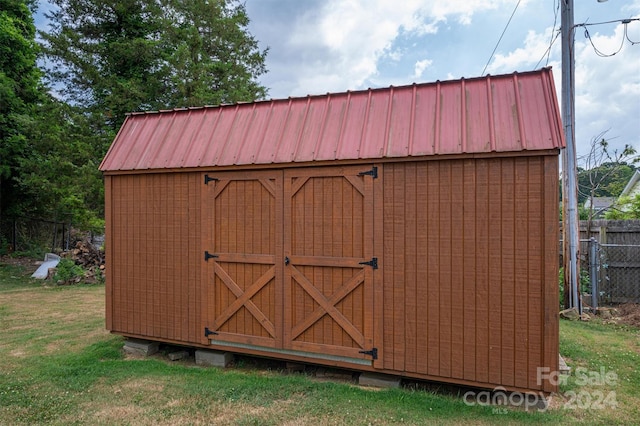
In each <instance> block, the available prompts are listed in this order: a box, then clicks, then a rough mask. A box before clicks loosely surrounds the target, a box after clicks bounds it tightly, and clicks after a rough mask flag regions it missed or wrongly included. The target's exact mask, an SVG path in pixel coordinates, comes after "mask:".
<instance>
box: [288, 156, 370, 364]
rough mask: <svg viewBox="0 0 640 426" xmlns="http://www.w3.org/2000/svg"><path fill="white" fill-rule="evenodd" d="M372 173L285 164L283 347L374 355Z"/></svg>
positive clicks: (362, 356)
mask: <svg viewBox="0 0 640 426" xmlns="http://www.w3.org/2000/svg"><path fill="white" fill-rule="evenodd" d="M375 173H377V168H371V167H368V168H367V167H366V166H360V167H331V168H313V169H292V170H287V171H285V175H284V218H285V220H284V224H285V229H284V256H285V258H284V261H285V267H284V292H285V299H284V300H285V309H284V312H285V318H284V320H285V323H284V347H285V349H289V350H296V351H305V352H313V353H321V354H325V355H329V356H336V357H348V358H357V359H361V360H363V361H365V362H367V361H368V362H370V361H371V360H372V359H376V358H377V356H378V354H377V349H374V348H373V347H372V346H373V338H372V337H373V336H372V333H373V289H372V282H373V274H374V271H375V269H376V268H377V258H375V256H376V254H375V253H374V247H373V179H374V174H375Z"/></svg>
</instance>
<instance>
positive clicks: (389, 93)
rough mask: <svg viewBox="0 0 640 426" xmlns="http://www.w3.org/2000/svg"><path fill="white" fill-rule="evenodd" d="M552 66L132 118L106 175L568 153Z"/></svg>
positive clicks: (118, 138)
mask: <svg viewBox="0 0 640 426" xmlns="http://www.w3.org/2000/svg"><path fill="white" fill-rule="evenodd" d="M563 146H564V139H563V136H562V125H561V121H560V115H559V108H558V102H557V98H556V92H555V88H554V83H553V76H552V74H551V69H550V68H545V69H542V70H539V71H533V72H526V73H514V74H507V75H499V76H486V77H482V78H473V79H461V80H452V81H438V82H435V83H426V84H413V85H410V86H402V87H389V88H383V89H369V90H362V91H350V92H346V93H329V94H326V95H321V96H307V97H300V98H289V99H282V100H271V101H258V102H252V103H240V104H234V105H222V106H217V107H202V108H189V109H178V110H170V111H160V112H146V113H134V114H131V115H129V116H128V117H127V118H126V120H125V122H124V124H123V125H122V128H121V129H120V132H119V133H118V135H117V136H116V138H115V140H114V142H113V144H112V145H111V148H110V149H109V152H108V153H107V155H106V156H105V158H104V160H103V161H102V164H101V165H100V170H102V171H118V170H152V169H167V168H195V167H208V166H233V165H253V164H256V165H259V164H278V163H283V164H284V163H291V162H294V163H302V162H317V161H331V160H357V159H383V158H399V157H420V156H433V155H445V154H465V153H491V152H496V153H500V152H519V151H536V150H549V149H555V148H562V147H563Z"/></svg>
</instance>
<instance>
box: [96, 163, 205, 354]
mask: <svg viewBox="0 0 640 426" xmlns="http://www.w3.org/2000/svg"><path fill="white" fill-rule="evenodd" d="M199 176H200V175H199V174H191V173H176V174H164V173H163V174H149V175H129V176H108V177H107V188H109V190H108V191H107V202H106V209H107V214H106V218H107V240H106V247H107V256H108V260H107V268H108V269H107V313H106V317H107V325H108V328H110V329H111V330H112V331H115V332H119V333H123V334H131V335H138V336H148V337H151V338H156V339H166V340H174V341H184V342H198V340H199V335H196V333H197V330H199V326H200V263H201V258H202V253H201V251H200V243H199V242H200V191H201V188H200V179H199Z"/></svg>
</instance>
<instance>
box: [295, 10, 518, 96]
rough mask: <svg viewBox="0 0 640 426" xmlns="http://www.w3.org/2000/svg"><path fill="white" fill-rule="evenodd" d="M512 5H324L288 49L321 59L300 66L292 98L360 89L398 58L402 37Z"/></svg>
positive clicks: (302, 24) (304, 20)
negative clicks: (396, 45)
mask: <svg viewBox="0 0 640 426" xmlns="http://www.w3.org/2000/svg"><path fill="white" fill-rule="evenodd" d="M513 1H514V0H497V1H496V0H493V1H492V0H468V1H463V0H454V1H437V2H434V1H429V0H405V1H402V2H397V1H389V0H330V1H327V2H326V3H324V6H322V7H321V8H320V9H315V10H312V11H308V12H307V13H306V14H305V15H303V16H302V17H301V19H300V20H298V22H297V23H296V24H295V25H294V26H293V30H292V32H291V37H290V41H289V44H290V46H291V47H292V48H295V49H303V50H306V51H309V52H314V53H317V54H318V55H319V56H320V57H321V60H320V61H316V62H314V63H313V64H309V63H306V64H300V67H301V74H302V75H303V77H301V78H299V79H298V80H297V81H296V84H295V87H293V88H292V93H291V94H293V95H299V94H304V93H309V92H312V93H314V92H316V93H323V92H326V91H327V90H331V91H333V90H346V89H357V88H362V87H363V85H365V84H366V83H367V81H371V80H372V79H373V78H375V76H376V75H377V74H378V71H379V69H378V65H379V61H380V60H381V58H389V57H391V58H392V59H393V60H399V59H400V58H401V56H400V55H398V51H397V50H394V49H392V45H393V43H394V41H396V40H397V38H398V37H399V36H400V35H403V36H407V35H411V36H422V35H425V34H435V33H436V32H437V31H438V25H439V23H441V22H446V21H447V20H448V19H449V18H451V19H454V20H457V21H459V22H462V23H465V24H468V23H469V22H471V17H472V16H473V14H474V13H477V12H478V11H484V10H489V9H496V8H498V7H500V6H502V5H505V4H513ZM416 71H417V69H416ZM423 71H424V69H423ZM407 77H409V76H408V75H407Z"/></svg>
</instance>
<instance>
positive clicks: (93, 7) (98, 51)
mask: <svg viewBox="0 0 640 426" xmlns="http://www.w3.org/2000/svg"><path fill="white" fill-rule="evenodd" d="M51 3H53V4H54V5H56V6H57V7H58V9H57V10H55V11H53V12H51V13H50V14H48V15H47V17H48V18H49V20H50V22H51V29H50V30H49V31H48V32H40V35H41V37H42V39H43V50H44V53H45V58H46V60H47V70H48V76H49V81H50V83H51V84H52V86H54V87H56V88H58V89H59V93H60V95H61V97H62V99H63V100H64V101H66V102H68V103H70V104H72V105H74V106H77V107H81V108H83V109H84V110H85V111H86V113H87V114H89V115H90V119H89V120H88V122H87V123H86V124H87V125H90V126H91V127H92V130H93V131H94V133H95V136H96V137H98V138H100V139H102V140H103V142H104V144H106V145H108V143H110V141H111V140H112V138H113V136H114V135H115V132H116V131H117V129H118V128H119V127H120V125H121V124H122V122H123V121H124V118H125V113H127V112H133V111H138V110H144V109H154V108H157V107H158V102H157V99H158V96H159V94H161V93H162V92H163V91H164V87H163V83H162V80H163V77H162V72H163V70H162V69H160V68H162V56H163V55H162V53H161V51H160V41H159V38H160V30H161V23H160V20H161V19H160V15H161V13H162V11H161V8H160V5H159V4H158V3H157V2H155V1H144V0H52V1H51ZM105 150H106V146H103V147H101V149H99V150H98V152H96V156H100V155H103V154H104V153H105Z"/></svg>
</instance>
